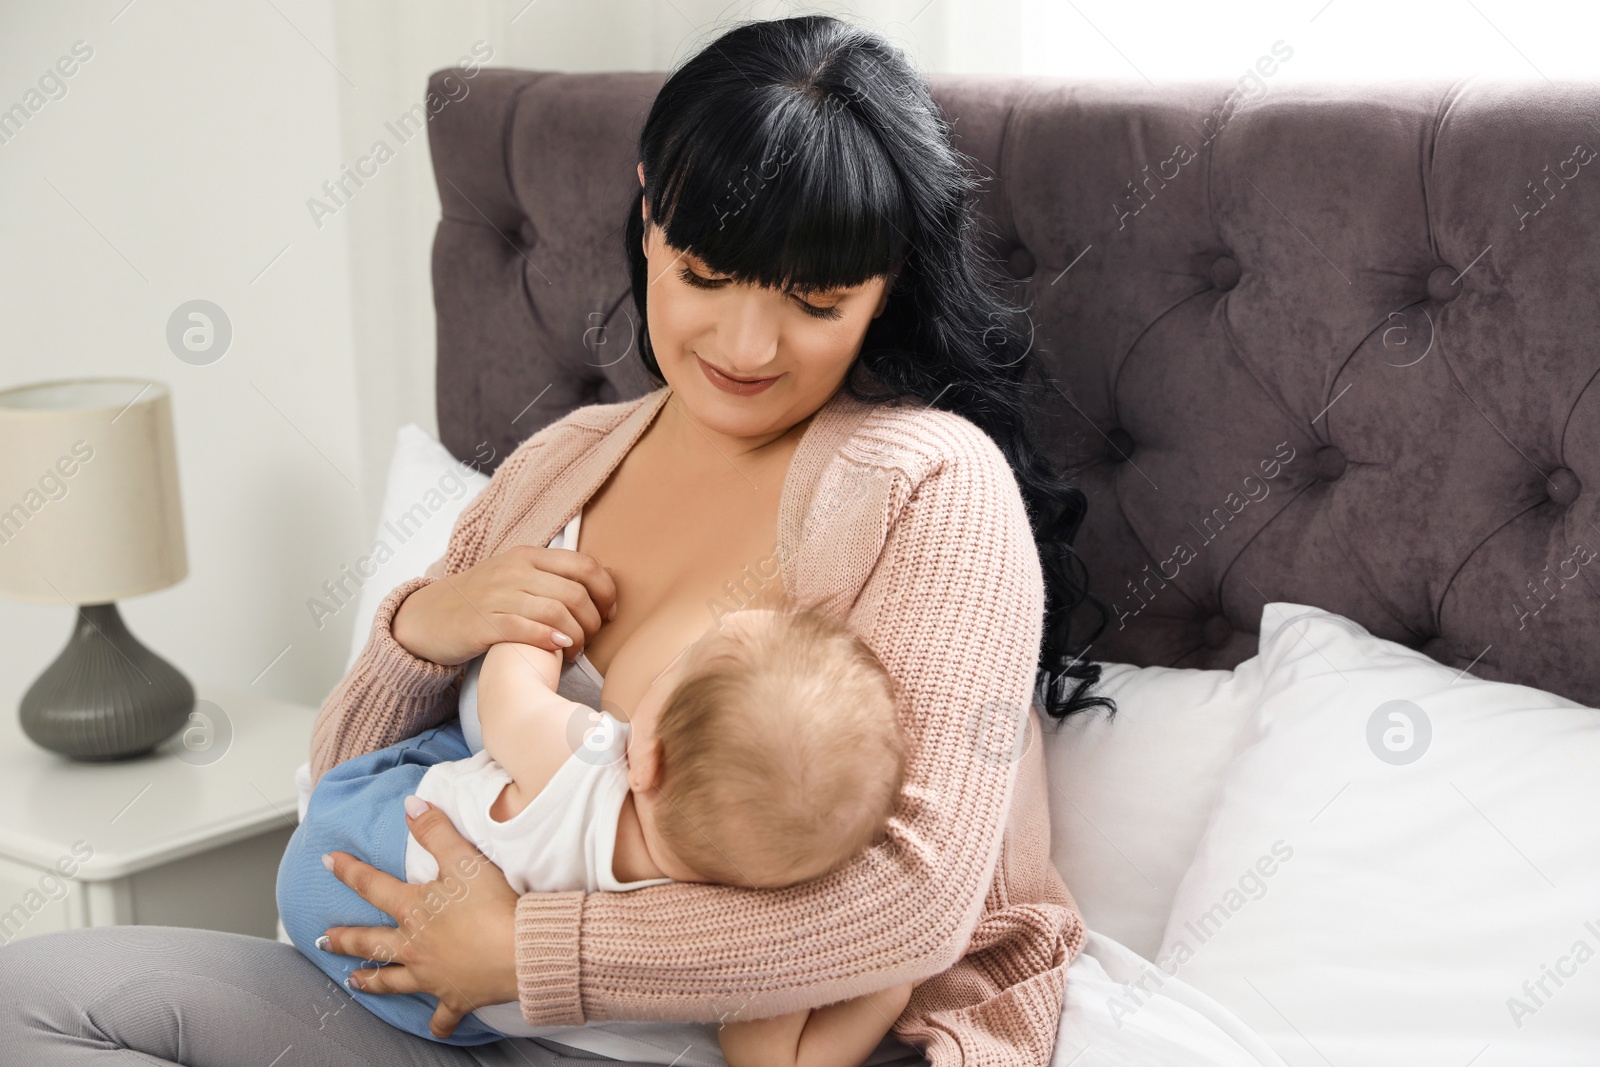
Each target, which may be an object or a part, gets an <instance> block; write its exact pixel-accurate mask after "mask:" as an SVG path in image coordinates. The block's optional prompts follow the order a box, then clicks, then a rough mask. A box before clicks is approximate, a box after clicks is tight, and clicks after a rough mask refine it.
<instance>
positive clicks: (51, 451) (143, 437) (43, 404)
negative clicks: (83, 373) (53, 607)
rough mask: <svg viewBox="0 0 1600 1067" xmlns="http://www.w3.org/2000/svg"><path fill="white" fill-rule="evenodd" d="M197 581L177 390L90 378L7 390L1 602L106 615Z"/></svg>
mask: <svg viewBox="0 0 1600 1067" xmlns="http://www.w3.org/2000/svg"><path fill="white" fill-rule="evenodd" d="M188 572H189V562H188V555H187V551H186V546H185V543H184V537H183V509H182V504H181V501H180V499H179V496H178V460H177V453H176V449H175V448H174V445H173V436H172V400H171V395H170V393H169V391H168V389H167V387H166V386H165V385H163V384H162V383H160V382H154V381H146V380H143V379H133V378H82V379H73V380H67V381H52V382H36V383H34V384H31V385H23V386H18V387H16V388H12V389H6V390H0V594H3V595H5V596H9V597H12V598H14V599H17V600H24V601H29V602H32V603H51V604H59V603H61V602H62V601H63V600H66V601H69V602H71V603H73V604H103V603H109V602H111V601H116V600H121V599H123V598H124V597H130V596H137V595H138V594H140V593H150V592H154V591H156V590H158V589H165V588H166V587H167V586H169V585H173V584H175V583H177V582H179V581H182V580H183V578H184V576H185V575H187V574H188Z"/></svg>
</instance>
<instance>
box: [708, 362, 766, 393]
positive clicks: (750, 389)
mask: <svg viewBox="0 0 1600 1067" xmlns="http://www.w3.org/2000/svg"><path fill="white" fill-rule="evenodd" d="M694 358H695V362H697V363H699V364H700V370H701V371H702V372H704V374H705V376H706V380H708V381H709V382H710V383H711V384H712V385H714V386H716V387H717V388H718V389H721V390H722V391H723V392H725V393H732V394H734V395H735V396H755V395H756V394H757V393H763V392H766V390H767V388H768V386H770V385H771V384H772V383H773V382H775V381H777V380H778V379H779V378H781V377H783V375H781V374H775V375H773V376H772V377H770V378H758V379H756V380H755V381H740V380H739V379H738V378H731V377H729V376H728V375H726V374H724V373H722V372H721V371H719V370H718V369H717V368H715V367H713V366H712V365H711V364H709V363H707V362H706V361H705V360H703V359H701V358H700V357H699V356H695V357H694Z"/></svg>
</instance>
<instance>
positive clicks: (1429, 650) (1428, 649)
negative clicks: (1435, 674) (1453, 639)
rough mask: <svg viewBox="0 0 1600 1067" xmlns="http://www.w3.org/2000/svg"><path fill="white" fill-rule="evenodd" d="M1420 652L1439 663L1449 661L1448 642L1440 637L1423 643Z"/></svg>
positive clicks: (1431, 638)
mask: <svg viewBox="0 0 1600 1067" xmlns="http://www.w3.org/2000/svg"><path fill="white" fill-rule="evenodd" d="M1421 652H1422V654H1423V655H1424V656H1427V657H1428V658H1429V659H1435V660H1438V661H1439V662H1440V663H1448V662H1449V661H1450V642H1448V641H1446V640H1445V639H1444V638H1442V637H1430V638H1429V639H1428V640H1427V641H1426V642H1424V643H1423V645H1422V649H1421Z"/></svg>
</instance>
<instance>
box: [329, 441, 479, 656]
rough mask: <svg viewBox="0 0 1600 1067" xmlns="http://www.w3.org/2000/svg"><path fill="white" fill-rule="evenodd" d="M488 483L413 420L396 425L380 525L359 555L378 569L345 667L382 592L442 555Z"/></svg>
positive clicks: (364, 590) (365, 589)
mask: <svg viewBox="0 0 1600 1067" xmlns="http://www.w3.org/2000/svg"><path fill="white" fill-rule="evenodd" d="M488 483H489V476H488V475H487V474H484V473H483V472H482V471H479V470H476V469H474V468H473V467H471V466H468V465H467V464H465V463H462V462H461V461H459V460H457V459H456V458H455V457H454V456H452V455H451V454H450V451H449V450H448V449H447V448H445V447H444V445H442V444H440V443H439V442H438V441H437V440H435V439H434V438H433V436H432V435H430V434H429V433H428V431H426V430H424V429H423V428H422V427H420V426H418V425H417V424H416V423H414V422H408V423H406V424H405V425H404V426H402V427H400V429H399V430H397V431H395V437H394V456H393V457H392V458H391V459H390V461H389V481H388V485H387V487H386V488H385V491H384V494H383V510H382V511H381V512H380V514H379V517H378V530H377V533H376V534H375V535H374V537H373V542H372V546H371V547H370V548H369V549H368V550H367V551H366V552H365V553H364V554H363V556H362V560H358V561H357V565H358V567H360V569H363V570H364V569H367V568H368V567H371V566H376V571H375V573H374V574H373V575H372V576H371V577H370V578H367V579H366V580H365V581H363V582H362V585H361V590H360V596H359V597H358V598H357V601H356V606H355V613H356V616H355V628H354V630H353V631H352V632H351V635H350V658H349V660H348V662H346V664H345V670H349V669H350V664H352V663H354V662H355V661H356V657H357V656H359V655H361V650H362V649H363V648H365V647H366V644H367V638H368V636H370V634H371V631H372V618H373V616H374V615H376V614H377V613H378V605H379V604H380V603H382V602H383V598H384V597H386V596H388V595H389V594H390V592H392V591H393V590H394V587H395V586H397V585H399V584H400V583H401V582H404V581H405V580H406V579H408V578H417V577H420V576H421V575H422V572H423V571H425V570H427V569H428V564H430V563H432V562H433V561H434V560H436V559H438V558H439V557H440V556H442V555H444V553H445V549H446V548H448V547H449V546H450V531H451V530H453V529H455V525H456V518H457V517H458V516H460V514H461V513H462V512H463V511H464V510H466V507H467V505H468V504H470V503H472V500H473V498H474V497H476V496H477V495H478V493H480V492H481V491H482V490H483V487H484V486H485V485H487V484H488ZM363 560H364V561H367V562H366V563H365V564H363V563H362V561H363Z"/></svg>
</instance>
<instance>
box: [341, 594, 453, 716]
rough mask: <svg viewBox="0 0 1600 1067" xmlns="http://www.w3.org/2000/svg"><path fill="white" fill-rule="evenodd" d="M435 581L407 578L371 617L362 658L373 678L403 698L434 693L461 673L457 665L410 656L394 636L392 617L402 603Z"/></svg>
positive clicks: (385, 598) (438, 691) (441, 690)
mask: <svg viewBox="0 0 1600 1067" xmlns="http://www.w3.org/2000/svg"><path fill="white" fill-rule="evenodd" d="M435 581H438V579H436V578H424V577H419V578H408V579H407V580H405V581H404V582H401V583H400V584H399V585H397V586H395V587H394V589H393V590H391V591H390V593H389V595H388V596H386V597H384V598H383V600H382V601H380V602H379V603H378V609H377V611H376V612H375V613H374V614H373V617H372V631H371V633H370V634H369V635H368V637H367V648H365V649H363V650H362V659H363V660H366V661H367V662H368V663H370V664H371V667H370V671H371V677H372V679H373V680H374V681H376V682H378V683H379V684H380V685H382V686H383V687H384V688H385V689H388V690H389V691H390V692H393V693H394V694H396V695H397V696H400V697H402V698H408V697H431V696H435V695H437V694H438V693H440V692H443V691H444V689H445V688H447V687H448V686H449V685H450V683H451V682H452V681H454V680H455V678H456V676H457V675H459V674H460V673H461V666H460V664H457V665H455V666H452V667H446V666H443V665H441V664H438V663H434V662H433V661H432V660H427V659H423V658H422V657H420V656H413V655H412V654H411V653H410V652H408V651H406V649H405V647H404V646H403V645H401V644H400V642H398V641H396V640H395V639H394V617H395V613H396V612H398V611H399V610H400V605H401V603H403V602H404V601H405V599H406V597H408V596H410V595H411V594H412V593H414V592H416V591H417V590H418V589H421V588H422V587H423V586H425V585H432V584H433V583H434V582H435Z"/></svg>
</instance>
